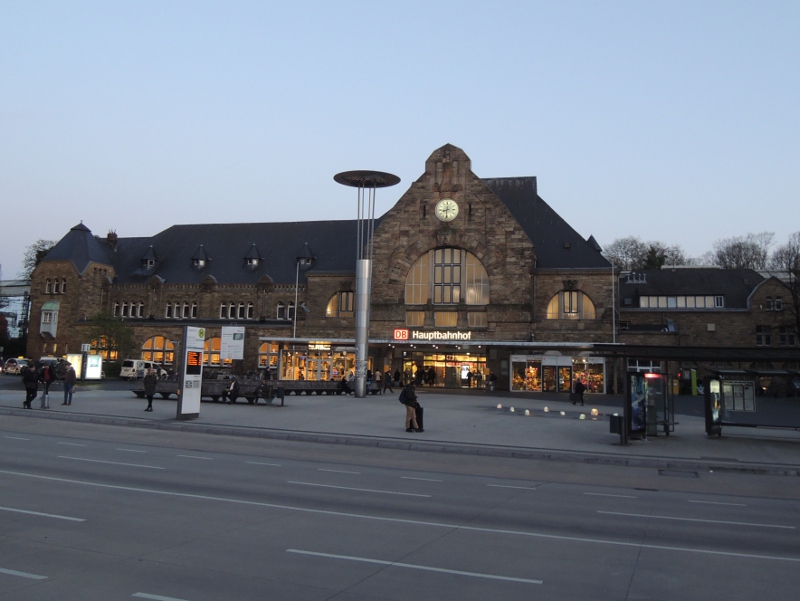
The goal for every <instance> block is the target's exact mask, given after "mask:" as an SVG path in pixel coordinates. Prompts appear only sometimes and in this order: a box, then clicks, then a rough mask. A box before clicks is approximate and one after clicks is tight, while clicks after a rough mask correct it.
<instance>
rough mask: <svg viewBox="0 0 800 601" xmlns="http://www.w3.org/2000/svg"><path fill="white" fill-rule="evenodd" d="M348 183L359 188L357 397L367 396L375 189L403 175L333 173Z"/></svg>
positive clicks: (335, 177)
mask: <svg viewBox="0 0 800 601" xmlns="http://www.w3.org/2000/svg"><path fill="white" fill-rule="evenodd" d="M333 179H334V180H335V181H336V182H337V183H339V184H342V185H344V186H351V187H353V188H358V217H357V221H356V223H357V228H356V299H355V300H356V306H355V318H356V332H355V335H356V337H355V338H356V390H355V393H356V397H357V398H364V397H366V396H367V351H368V349H367V347H368V346H369V307H370V288H371V285H372V234H373V232H374V231H375V190H376V189H378V188H386V187H388V186H394V185H395V184H397V183H399V182H400V178H399V177H397V176H396V175H392V174H391V173H383V172H381V171H345V172H343V173H339V174H337V175H335V176H333Z"/></svg>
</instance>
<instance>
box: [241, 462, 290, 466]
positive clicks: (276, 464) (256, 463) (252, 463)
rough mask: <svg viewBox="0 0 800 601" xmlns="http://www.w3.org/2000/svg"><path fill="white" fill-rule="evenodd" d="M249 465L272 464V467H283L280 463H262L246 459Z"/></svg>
mask: <svg viewBox="0 0 800 601" xmlns="http://www.w3.org/2000/svg"><path fill="white" fill-rule="evenodd" d="M245 463H246V464H247V465H271V466H272V467H281V464H280V463H261V462H260V461H245Z"/></svg>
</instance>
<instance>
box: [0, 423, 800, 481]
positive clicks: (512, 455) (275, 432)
mask: <svg viewBox="0 0 800 601" xmlns="http://www.w3.org/2000/svg"><path fill="white" fill-rule="evenodd" d="M0 415H8V416H13V417H28V418H33V419H52V420H58V421H73V422H81V423H90V424H102V425H108V426H124V427H129V428H147V429H152V430H167V431H171V432H191V433H194V434H210V435H216V436H242V437H248V438H264V439H268V440H287V441H292V442H306V443H309V442H310V443H317V444H338V445H349V446H359V447H375V448H380V449H393V450H402V451H416V452H421V453H451V454H457V455H475V456H482V457H505V458H509V459H527V460H545V461H564V462H578V463H586V464H590V465H591V464H595V465H609V466H620V467H643V468H654V469H660V470H675V471H679V472H683V473H687V472H700V471H717V472H723V473H733V474H749V475H758V476H788V477H800V467H798V466H795V465H786V464H759V463H745V462H741V461H739V460H737V459H730V460H722V459H714V460H713V462H706V461H702V460H697V459H681V458H675V457H670V458H659V457H652V456H651V457H624V456H619V455H614V454H610V453H609V454H597V453H584V452H581V451H561V450H558V451H557V450H553V449H542V448H534V447H531V448H527V447H511V446H504V445H488V444H475V443H458V442H442V441H430V442H428V441H424V440H419V439H417V440H414V441H413V442H407V441H405V440H402V439H393V438H385V437H377V436H367V435H358V434H328V433H322V432H308V431H301V430H279V429H271V428H254V427H247V426H226V425H223V424H193V423H191V422H179V421H176V420H170V421H153V420H151V419H145V418H139V419H137V418H135V417H112V416H108V415H97V414H87V413H82V414H75V413H70V414H64V413H49V412H39V411H36V412H31V411H29V410H22V409H10V408H3V407H0ZM695 475H696V474H695Z"/></svg>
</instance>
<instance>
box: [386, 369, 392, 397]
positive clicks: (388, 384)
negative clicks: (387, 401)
mask: <svg viewBox="0 0 800 601" xmlns="http://www.w3.org/2000/svg"><path fill="white" fill-rule="evenodd" d="M387 388H388V389H389V392H391V393H392V394H394V388H392V374H391V373H389V370H388V369H387V370H386V373H385V374H383V392H386V389H387Z"/></svg>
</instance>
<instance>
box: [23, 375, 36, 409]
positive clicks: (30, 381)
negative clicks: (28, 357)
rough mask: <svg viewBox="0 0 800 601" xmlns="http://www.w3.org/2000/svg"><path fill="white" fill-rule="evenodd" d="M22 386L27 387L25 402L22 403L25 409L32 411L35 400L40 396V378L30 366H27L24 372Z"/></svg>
mask: <svg viewBox="0 0 800 601" xmlns="http://www.w3.org/2000/svg"><path fill="white" fill-rule="evenodd" d="M22 385H23V386H24V387H25V402H24V403H22V406H23V407H24V408H25V409H31V403H32V402H33V399H35V398H36V396H37V395H38V394H39V376H37V375H36V370H35V369H34V368H33V367H31V366H30V365H26V366H25V367H24V368H23V370H22Z"/></svg>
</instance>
